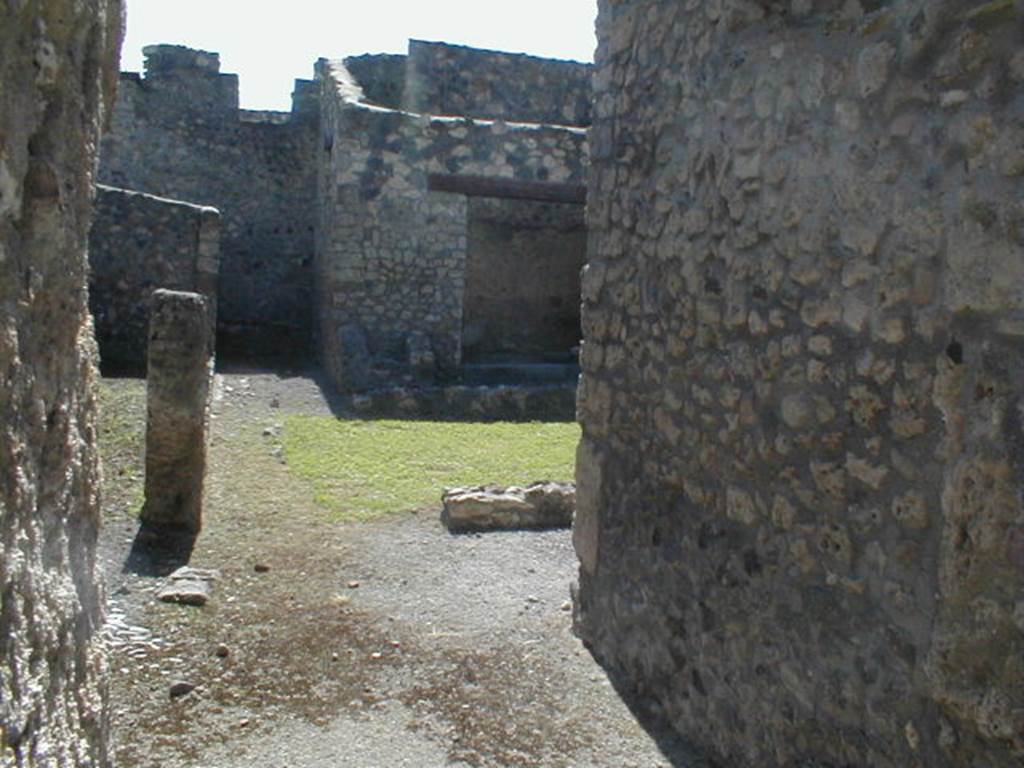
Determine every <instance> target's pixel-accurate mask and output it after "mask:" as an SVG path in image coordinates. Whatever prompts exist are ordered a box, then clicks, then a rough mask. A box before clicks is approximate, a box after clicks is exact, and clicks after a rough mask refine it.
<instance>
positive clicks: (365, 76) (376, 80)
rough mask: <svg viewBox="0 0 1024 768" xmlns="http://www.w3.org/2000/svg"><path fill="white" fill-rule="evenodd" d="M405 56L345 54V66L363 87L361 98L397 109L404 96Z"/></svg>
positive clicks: (370, 102)
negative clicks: (346, 56)
mask: <svg viewBox="0 0 1024 768" xmlns="http://www.w3.org/2000/svg"><path fill="white" fill-rule="evenodd" d="M407 61H408V57H407V56H405V55H392V54H367V55H365V56H349V57H348V58H347V59H345V69H347V70H348V71H349V73H350V74H351V75H352V77H353V79H355V81H356V82H358V83H359V86H360V88H362V90H363V99H362V100H363V101H365V102H367V103H369V104H376V105H378V106H381V107H388V108H389V109H401V108H402V100H403V99H404V98H405V70H406V62H407Z"/></svg>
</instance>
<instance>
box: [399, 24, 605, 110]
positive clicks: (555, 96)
mask: <svg viewBox="0 0 1024 768" xmlns="http://www.w3.org/2000/svg"><path fill="white" fill-rule="evenodd" d="M592 70H593V67H592V66H591V65H590V64H581V63H579V62H576V61H556V60H552V59H542V58H538V57H536V56H526V55H524V54H515V53H504V52H500V51H486V50H480V49H478V48H467V47H465V46H461V45H448V44H445V43H432V42H426V41H423V40H410V41H409V58H408V64H407V72H406V81H405V101H404V107H405V108H406V109H408V110H409V111H411V112H419V113H425V114H431V115H466V116H468V117H474V118H482V119H486V120H510V121H517V122H524V123H551V124H554V125H577V126H586V125H590V111H591V106H590V105H591V92H590V90H591V89H590V80H591V74H592Z"/></svg>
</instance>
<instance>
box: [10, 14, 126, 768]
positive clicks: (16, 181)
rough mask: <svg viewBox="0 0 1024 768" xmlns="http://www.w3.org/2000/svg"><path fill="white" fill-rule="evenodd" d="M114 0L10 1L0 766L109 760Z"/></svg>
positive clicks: (86, 766) (50, 766) (84, 766)
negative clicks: (96, 328)
mask: <svg viewBox="0 0 1024 768" xmlns="http://www.w3.org/2000/svg"><path fill="white" fill-rule="evenodd" d="M120 38H121V4H120V3H119V2H116V1H114V0H106V1H104V0H75V2H71V0H30V1H29V2H21V3H4V4H2V5H0V83H3V87H2V89H0V371H2V374H0V595H2V601H0V764H2V765H4V766H15V765H17V766H26V767H28V766H38V767H39V768H58V767H64V766H68V767H70V766H76V767H81V768H90V767H91V768H97V767H99V766H107V765H109V762H108V757H107V728H108V716H107V697H106V689H105V686H104V684H103V682H102V678H103V675H104V672H105V661H104V657H103V653H102V645H101V641H100V630H101V627H102V623H103V616H102V606H103V597H102V593H101V590H100V587H99V585H98V581H97V579H98V576H97V573H96V562H95V543H96V529H97V525H98V522H99V503H98V500H97V493H98V492H99V468H98V464H97V453H96V420H95V412H96V400H95V392H94V386H95V368H94V356H95V342H94V341H93V337H92V325H91V322H90V320H89V311H88V307H87V306H86V271H87V264H86V236H87V230H88V225H89V210H90V196H91V194H92V184H93V181H94V170H95V159H96V158H95V156H94V153H95V147H96V144H97V138H98V136H97V134H98V132H99V127H100V121H101V115H102V113H103V112H105V111H106V107H107V105H108V103H109V102H110V101H111V100H112V98H113V91H114V87H115V85H116V82H117V79H116V73H117V54H118V50H119V46H120Z"/></svg>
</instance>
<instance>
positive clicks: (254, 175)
mask: <svg viewBox="0 0 1024 768" xmlns="http://www.w3.org/2000/svg"><path fill="white" fill-rule="evenodd" d="M146 55H147V58H146V76H145V77H144V78H143V77H139V76H138V75H136V74H132V73H125V74H123V75H122V77H121V87H120V92H119V94H118V100H117V106H116V109H115V111H114V119H113V122H112V125H111V129H110V131H109V132H108V134H107V135H106V136H105V138H104V141H103V149H102V159H101V164H100V175H101V180H102V181H103V182H104V183H106V184H110V185H112V186H116V187H121V188H126V189H134V190H139V191H142V192H146V193H149V194H153V195H157V196H160V197H168V198H173V199H177V200H186V201H189V202H192V203H197V204H201V205H208V206H213V207H216V208H217V209H218V210H220V211H221V213H222V215H223V217H224V218H223V232H222V262H221V280H220V306H219V318H220V325H221V327H222V329H226V330H235V331H242V330H245V329H254V330H255V332H256V333H255V334H254V335H255V336H256V337H257V338H278V337H281V336H283V337H285V338H286V339H287V342H288V343H289V344H291V345H293V346H294V345H300V346H301V345H302V344H303V343H307V338H308V335H309V328H310V322H311V314H312V313H311V310H310V306H311V299H312V285H311V276H312V258H313V250H314V231H313V230H314V222H315V220H316V161H317V158H318V156H319V152H318V150H317V145H318V142H317V111H316V100H315V98H313V99H310V98H309V87H308V86H306V85H304V84H303V83H302V82H301V81H300V82H299V83H297V89H296V94H295V107H296V109H295V110H294V111H293V112H292V113H266V112H247V111H240V110H239V109H238V79H237V77H236V76H235V75H222V74H220V62H219V58H218V56H217V54H215V53H207V52H203V51H194V50H191V49H188V48H181V47H176V46H153V47H151V48H147V49H146Z"/></svg>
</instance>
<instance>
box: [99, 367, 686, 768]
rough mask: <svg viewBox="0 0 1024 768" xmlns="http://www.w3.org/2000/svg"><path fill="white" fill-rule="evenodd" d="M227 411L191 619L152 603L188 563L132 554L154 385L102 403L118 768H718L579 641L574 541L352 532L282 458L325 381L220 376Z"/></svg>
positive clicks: (198, 548)
mask: <svg viewBox="0 0 1024 768" xmlns="http://www.w3.org/2000/svg"><path fill="white" fill-rule="evenodd" d="M215 392H216V395H215V401H214V409H213V416H214V418H213V420H212V433H213V437H212V441H211V445H210V454H209V472H208V477H207V489H206V512H205V519H204V528H203V532H202V534H201V535H200V536H199V538H198V539H197V540H196V542H195V545H194V549H193V550H192V552H191V558H190V564H191V565H194V566H196V567H201V568H214V569H217V570H218V571H219V572H220V578H219V580H218V581H217V582H216V585H215V589H214V594H213V597H212V599H211V601H210V602H209V604H208V605H206V606H205V607H203V608H188V607H183V606H175V605H167V604H162V603H159V602H157V601H156V598H155V591H156V589H157V588H158V586H159V585H160V584H161V582H162V574H164V573H166V572H167V571H168V570H169V569H170V568H171V567H173V565H175V564H176V562H177V561H175V562H172V561H170V560H168V561H153V560H152V559H151V558H148V557H147V556H145V555H144V554H143V553H141V552H140V550H139V548H138V542H137V540H136V533H137V528H138V526H137V522H136V520H135V516H136V514H137V512H138V509H139V504H140V503H141V488H142V463H141V458H142V454H141V449H142V433H143V429H144V424H143V421H144V414H145V382H143V381H140V380H136V379H108V380H104V382H103V384H102V403H103V406H104V411H103V413H104V415H103V420H102V428H103V440H102V446H101V447H102V448H103V455H104V461H105V500H104V518H105V525H104V527H103V530H102V533H101V542H100V556H101V560H102V567H103V569H104V571H105V573H106V579H107V590H108V600H109V616H110V619H109V623H108V628H107V634H108V639H109V643H110V647H111V663H110V666H111V670H110V671H111V681H112V682H111V698H112V704H113V713H114V714H113V732H114V737H115V764H116V765H117V766H119V768H149V767H153V768H156V766H160V767H161V768H179V767H180V768H184V766H189V767H195V768H199V767H202V768H235V767H236V766H237V767H238V768H241V767H242V766H246V768H248V766H252V765H258V766H261V768H276V767H280V768H284V767H285V766H288V767H289V768H291V767H293V766H295V767H298V766H303V767H309V768H315V767H316V766H324V767H325V768H326V767H327V766H331V767H332V768H337V767H343V766H352V767H353V768H377V767H380V768H384V767H385V766H387V768H392V767H393V766H416V767H417V768H432V767H433V766H474V767H483V766H531V767H532V766H536V767H544V768H547V767H549V766H550V767H551V768H563V767H564V768H568V767H569V766H578V767H579V768H585V767H589V766H595V767H597V766H609V767H611V766H615V767H616V768H629V767H633V768H653V767H654V766H665V767H666V768H667V767H668V766H676V767H679V766H688V767H690V766H692V767H693V768H699V767H700V766H703V765H705V764H704V763H702V762H700V761H699V760H698V759H697V758H695V757H694V756H692V755H691V754H690V753H689V752H688V750H686V749H685V747H684V746H683V745H681V744H679V743H678V742H677V741H676V740H674V739H673V738H672V737H671V736H670V735H668V734H665V733H664V732H662V731H661V730H659V729H658V728H657V727H655V726H654V725H652V723H654V722H656V712H648V711H647V710H646V709H645V707H644V706H643V704H642V703H636V702H634V706H633V708H632V709H631V708H630V707H629V706H627V704H626V703H624V701H623V699H622V698H621V697H620V696H619V694H618V693H617V691H616V688H615V686H614V685H613V684H612V682H611V681H610V680H609V679H608V677H607V676H606V674H605V672H604V671H603V670H602V669H601V667H600V666H599V665H598V664H597V663H596V662H595V661H594V660H593V659H592V658H591V656H590V654H589V653H588V652H587V650H586V649H585V648H584V647H583V646H582V644H581V643H580V642H579V641H578V640H577V639H576V638H575V637H574V636H573V635H572V632H571V624H572V613H571V602H570V596H569V588H570V583H571V582H572V581H573V579H574V578H575V576H576V568H577V564H576V559H575V556H574V553H573V550H572V545H571V542H570V535H569V532H568V531H553V532H513V533H493V534H486V535H469V536H451V535H449V534H448V533H447V532H446V531H445V530H444V528H443V527H442V526H441V524H440V522H439V511H440V503H439V501H438V502H437V503H432V504H427V505H425V506H419V507H417V508H413V509H406V510H402V511H398V512H391V513H389V514H382V515H376V516H371V517H369V518H368V519H363V520H356V519H340V518H339V515H337V514H336V513H332V512H331V511H330V509H329V505H327V506H325V504H324V503H323V498H322V495H323V490H322V488H319V489H318V487H317V484H316V483H315V482H314V481H312V480H311V479H310V478H309V477H307V476H305V475H304V474H303V473H302V472H298V471H293V468H291V467H289V465H288V462H287V454H286V451H285V450H284V444H285V443H287V437H288V435H287V429H289V425H290V424H294V423H296V422H295V417H303V416H308V415H321V416H330V415H331V413H332V412H331V407H330V403H329V402H328V400H327V399H326V398H325V397H324V396H323V394H322V391H321V388H320V387H319V386H318V385H317V380H316V377H315V376H309V375H304V374H301V375H300V374H295V375H277V374H269V373H249V374H242V373H234V374H221V375H218V377H217V382H216V387H215ZM491 479H493V480H498V481H518V482H525V481H530V480H534V479H541V478H532V477H524V478H491ZM544 479H548V478H544ZM550 479H569V478H550ZM441 490H442V489H441V488H438V489H437V497H438V499H439V497H440V493H441ZM318 495H319V496H320V497H321V498H319V499H318ZM181 559H184V558H179V561H180V560H181ZM176 682H187V683H189V684H190V685H194V686H195V689H194V690H193V691H192V692H190V693H188V694H186V695H184V696H180V697H178V698H172V697H171V696H170V693H169V692H170V689H171V686H172V684H174V683H176ZM634 712H644V715H643V716H642V718H643V720H644V722H645V723H646V724H647V728H645V727H643V726H642V725H641V723H640V721H639V720H638V719H637V717H636V715H635V714H634ZM652 718H653V719H652Z"/></svg>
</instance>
